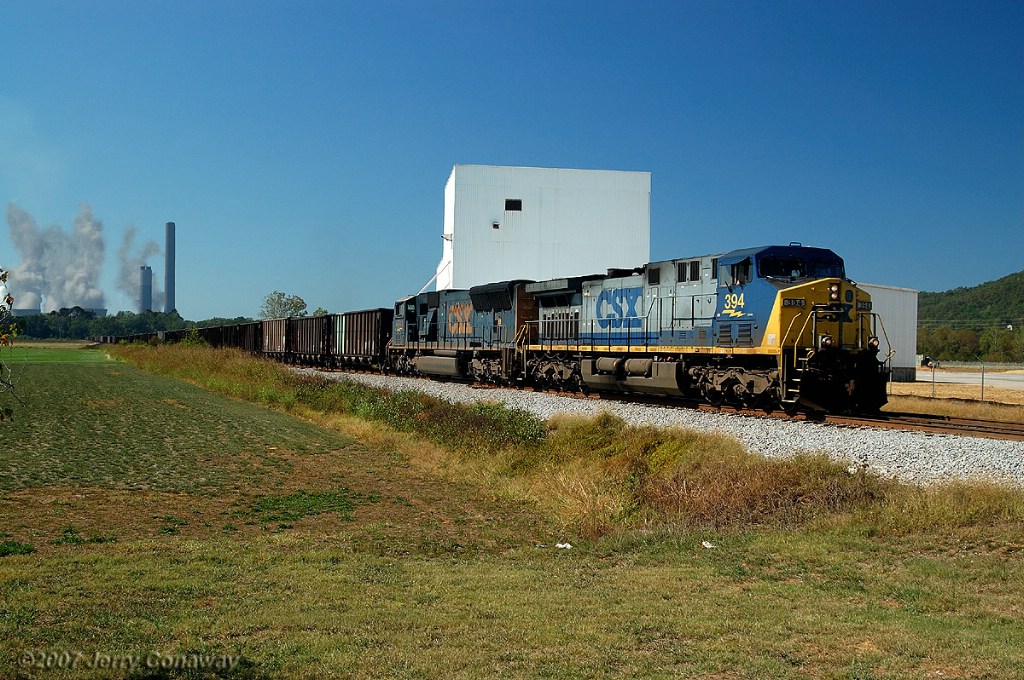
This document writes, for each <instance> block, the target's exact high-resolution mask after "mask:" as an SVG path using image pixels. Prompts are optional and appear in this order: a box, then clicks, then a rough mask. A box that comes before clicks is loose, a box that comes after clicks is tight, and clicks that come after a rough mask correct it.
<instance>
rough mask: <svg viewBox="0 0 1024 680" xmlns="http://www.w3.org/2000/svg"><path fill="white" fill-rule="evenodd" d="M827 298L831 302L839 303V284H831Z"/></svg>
mask: <svg viewBox="0 0 1024 680" xmlns="http://www.w3.org/2000/svg"><path fill="white" fill-rule="evenodd" d="M828 297H829V299H830V300H832V302H838V301H839V284H838V283H833V284H832V285H830V286H829V287H828Z"/></svg>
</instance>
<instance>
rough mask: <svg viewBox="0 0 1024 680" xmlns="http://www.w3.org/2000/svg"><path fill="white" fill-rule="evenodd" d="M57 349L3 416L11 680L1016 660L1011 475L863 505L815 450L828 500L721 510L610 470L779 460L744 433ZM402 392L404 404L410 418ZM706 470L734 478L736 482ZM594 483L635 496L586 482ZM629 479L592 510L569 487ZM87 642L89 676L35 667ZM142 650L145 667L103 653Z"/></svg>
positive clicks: (982, 671)
mask: <svg viewBox="0 0 1024 680" xmlns="http://www.w3.org/2000/svg"><path fill="white" fill-rule="evenodd" d="M54 351H67V352H69V354H66V355H63V358H62V355H52V356H51V355H49V354H47V353H46V352H43V351H42V349H40V354H37V355H36V358H35V359H34V360H33V359H30V358H27V355H26V359H25V360H24V361H23V362H22V363H20V364H18V365H17V372H18V378H19V392H20V394H21V396H22V398H23V400H24V401H25V404H24V405H23V406H19V407H18V408H17V410H16V417H15V420H14V421H13V422H5V423H2V424H0V436H2V442H3V444H2V447H0V677H18V675H19V674H20V675H22V676H24V677H62V676H64V675H69V676H74V677H82V676H85V677H111V676H113V677H122V676H124V677H139V678H141V677H178V676H181V677H203V676H204V674H197V675H188V672H187V671H178V670H173V669H167V668H164V669H161V668H159V663H160V662H161V661H162V660H169V661H167V663H166V665H173V662H174V660H175V659H181V658H184V659H186V660H187V659H189V658H197V657H192V656H190V655H198V654H213V655H219V654H224V655H230V656H232V657H233V658H237V657H239V656H240V657H241V659H242V660H241V661H239V662H238V663H237V665H235V666H234V667H233V668H232V669H229V670H211V671H209V672H207V673H206V675H211V676H214V675H215V676H217V677H238V678H275V677H366V676H370V677H448V676H461V677H479V676H482V675H497V674H501V675H511V676H522V677H581V676H587V677H622V676H645V677H646V676H652V677H657V676H665V677H667V676H676V675H690V676H712V677H728V678H732V677H751V678H753V677H835V678H871V677H922V678H924V677H992V678H1002V677H1013V676H1015V675H1016V676H1019V674H1020V672H1021V670H1020V669H1021V668H1022V667H1024V666H1022V662H1024V655H1022V652H1021V649H1022V648H1024V633H1022V625H1021V624H1022V617H1024V570H1022V569H1021V557H1022V555H1024V539H1022V538H1021V534H1020V528H1019V527H1020V522H1021V520H1022V519H1024V501H1022V499H1021V495H1020V494H1019V493H1018V492H1014V491H1009V490H1005V489H994V488H977V487H955V488H950V489H947V490H945V491H943V492H940V493H931V492H929V491H927V490H914V489H909V490H908V489H894V488H891V487H890V486H888V485H886V484H882V483H876V482H870V481H863V482H859V483H858V482H857V480H853V482H852V483H851V484H852V486H850V487H849V488H852V489H861V490H864V489H867V490H868V491H870V494H868V495H870V496H871V497H872V498H873V499H875V500H871V499H868V500H863V499H861V500H857V499H854V501H850V500H849V498H848V495H849V494H848V493H847V492H846V491H844V492H843V493H839V492H838V491H836V490H835V489H832V486H835V485H840V486H841V485H843V484H845V482H842V481H841V480H840V479H839V478H838V477H835V476H834V473H833V472H831V471H828V470H818V471H817V472H816V473H815V474H818V475H819V476H820V478H821V479H823V480H826V481H825V482H824V484H826V486H829V488H830V489H831V491H830V492H829V494H827V495H825V496H823V497H824V498H826V499H831V500H829V501H828V502H831V503H833V504H834V505H835V509H834V511H829V510H828V509H827V508H825V507H824V506H822V507H823V508H824V509H822V510H820V511H818V510H816V511H814V512H803V511H800V508H799V507H798V506H799V505H800V504H801V503H803V504H805V505H809V504H810V503H811V502H812V500H813V499H812V498H811V496H810V495H807V494H805V495H803V496H799V497H798V498H797V501H796V502H797V505H796V506H790V505H787V502H788V501H787V500H786V499H785V498H784V497H785V496H787V495H792V494H793V492H792V490H790V491H786V489H791V487H773V489H772V490H770V491H769V492H768V494H767V495H766V496H764V495H763V496H761V497H760V498H762V500H763V499H764V498H769V499H774V500H772V501H771V502H770V503H769V505H771V506H773V507H769V508H767V509H765V508H761V509H760V510H759V511H758V513H759V514H751V513H740V514H738V515H735V517H734V518H733V519H731V520H728V521H722V520H720V519H719V520H715V521H711V520H708V519H700V517H705V516H704V515H700V516H699V517H698V516H697V515H693V514H691V515H685V516H684V515H683V514H679V515H673V514H671V513H667V511H666V510H665V509H664V508H665V505H664V499H663V498H661V497H660V496H658V495H657V494H656V493H655V491H658V490H661V491H662V492H663V493H667V492H668V490H673V489H674V490H676V491H678V488H677V487H669V486H666V483H667V482H666V480H670V479H672V477H671V475H669V473H668V472H664V473H659V474H662V476H661V477H657V476H656V475H654V473H653V472H652V471H651V470H648V473H647V477H649V479H648V478H647V477H645V479H643V480H639V479H637V475H638V474H639V473H638V470H640V469H641V467H638V466H637V465H636V464H635V461H634V464H633V466H632V467H628V466H627V465H626V462H624V461H633V460H634V459H635V458H636V455H637V454H636V453H635V450H634V449H635V448H636V447H639V448H641V449H644V450H647V451H648V452H649V453H650V452H654V454H655V457H653V458H652V457H648V458H645V459H644V460H645V461H647V462H646V463H645V465H647V467H651V465H650V461H651V460H658V459H659V458H658V456H660V457H661V458H664V457H665V456H667V455H668V454H667V453H666V451H668V450H669V449H672V447H683V448H685V446H689V447H691V449H694V447H695V450H696V454H699V452H700V451H716V452H721V456H723V457H725V458H727V459H728V460H730V461H733V463H731V464H734V465H735V466H736V467H748V466H749V467H751V468H752V469H754V470H755V476H758V477H762V478H763V477H771V476H772V475H774V476H776V477H780V476H782V474H783V473H781V472H779V470H780V469H782V468H779V469H776V468H771V469H770V471H769V469H768V468H763V467H755V466H757V465H761V464H760V463H757V462H756V461H752V460H749V459H747V458H744V457H742V455H741V454H740V453H739V452H737V451H736V450H734V448H733V446H734V445H733V444H732V443H730V442H729V441H716V440H713V439H710V438H698V439H694V438H689V439H687V438H685V437H684V438H679V437H676V438H664V437H662V438H657V437H654V435H652V433H650V432H640V431H633V430H628V429H623V428H622V427H621V426H618V425H616V424H615V423H613V422H608V421H602V422H599V423H597V424H588V423H579V422H575V421H566V422H561V423H556V424H555V425H554V426H553V427H554V428H555V429H552V430H551V432H549V434H548V435H547V438H546V441H544V442H537V441H535V437H534V433H533V432H532V430H530V427H529V423H525V424H524V423H518V422H516V420H515V414H512V415H507V414H503V413H500V412H498V411H494V410H488V409H483V410H478V411H471V412H468V414H464V415H462V416H456V415H452V414H451V413H447V412H446V413H447V415H446V416H445V418H446V420H449V421H450V420H452V419H453V418H454V419H456V420H457V421H458V422H465V423H471V424H472V423H476V424H478V425H480V427H482V428H484V429H491V430H493V431H499V432H503V433H505V434H503V435H502V437H505V438H509V439H517V438H521V443H520V444H517V445H516V446H514V447H509V448H505V447H503V446H502V445H501V444H500V443H495V440H494V439H493V438H491V439H488V438H487V436H485V435H486V433H483V434H481V435H479V437H480V438H478V435H476V434H474V435H473V438H472V439H471V440H469V441H472V442H473V444H472V445H471V446H470V447H469V449H468V450H467V449H466V448H465V446H464V445H462V444H460V441H461V440H459V439H457V435H458V434H459V433H458V432H455V433H453V432H451V431H448V430H445V429H443V428H438V427H434V426H432V425H430V421H431V418H432V417H433V413H434V411H435V410H436V409H439V408H442V407H441V406H437V405H432V404H427V403H425V402H422V401H416V400H415V399H412V398H410V397H402V399H404V401H402V400H401V399H400V400H399V401H397V402H393V401H373V399H374V398H373V397H367V396H365V395H364V396H360V397H358V399H357V397H356V396H353V395H352V394H349V393H344V394H341V393H333V392H327V391H325V388H323V387H322V386H321V385H320V384H318V383H316V384H302V383H292V382H288V381H287V379H283V378H278V377H275V376H278V373H277V369H276V368H274V367H268V366H267V365H265V364H264V363H263V362H251V361H250V360H238V361H237V362H233V363H232V365H231V367H224V366H220V364H218V363H217V362H219V361H220V359H210V358H209V357H210V354H209V353H207V354H197V353H191V354H190V353H188V352H186V351H182V353H178V354H173V353H169V350H168V349H167V348H158V349H150V348H147V349H144V350H139V353H138V354H136V355H134V356H131V357H130V358H131V360H132V361H133V362H134V363H136V364H139V365H146V366H147V367H148V368H149V369H150V370H151V371H162V372H176V373H177V374H179V375H181V376H182V377H183V378H186V379H188V380H191V381H193V382H203V384H206V385H208V386H209V387H210V388H211V389H212V390H214V391H207V390H206V389H201V388H200V387H197V386H194V385H192V384H189V383H188V382H182V381H180V380H176V379H174V378H172V377H169V376H166V375H157V374H154V373H153V372H149V371H146V372H144V371H142V370H140V369H138V368H136V367H134V366H132V365H129V364H128V363H124V362H118V361H111V360H108V359H107V358H106V356H105V355H104V354H103V353H102V352H100V351H97V350H77V349H71V350H62V349H57V350H54ZM161 352H163V353H164V356H163V357H160V356H159V355H160V353H161ZM201 361H209V362H210V363H208V364H201V363H200V362H201ZM221 371H223V372H221ZM279 380H285V382H274V381H279ZM215 391H219V392H222V393H223V395H221V394H216V393H215ZM250 400H252V401H257V402H261V403H260V404H254V403H251V402H250ZM360 400H361V401H360ZM341 402H345V403H346V404H348V406H346V408H348V409H352V408H356V410H360V409H362V410H360V412H361V413H362V412H365V414H366V415H364V416H359V415H353V413H351V412H349V411H344V410H341V411H339V410H337V408H335V406H336V405H337V404H338V403H341ZM394 403H398V404H403V405H405V406H407V407H408V408H410V409H413V410H414V412H415V415H414V416H413V417H412V418H411V420H412V421H414V422H413V424H412V425H411V426H410V428H406V426H405V424H404V423H405V421H403V420H402V419H401V417H400V414H399V415H396V414H395V413H393V412H391V411H389V410H388V409H389V408H390V405H393V404H394ZM352 404H356V406H355V407H353V406H352ZM268 405H269V406H268ZM317 409H322V410H319V411H318V410H317ZM296 414H302V415H304V416H305V417H306V419H299V418H297V417H296ZM460 417H465V418H467V420H465V421H460V420H458V418H460ZM367 418H370V420H367ZM474 419H475V420H474ZM488 419H490V420H488ZM310 421H316V422H317V423H319V424H313V422H310ZM384 423H390V424H384ZM488 423H490V424H491V425H488ZM325 426H329V427H325ZM467 427H468V426H467ZM502 428H506V429H502ZM507 428H511V429H507ZM680 442H687V443H686V444H685V446H684V444H681V443H680ZM460 446H462V448H461V449H460ZM556 446H557V447H558V448H553V447H556ZM630 447H633V449H630ZM627 449H629V450H627ZM672 450H674V449H672ZM695 450H690V451H688V452H686V453H685V455H686V456H691V457H692V456H694V455H696V454H695ZM524 451H525V453H523V452H524ZM595 452H596V453H595ZM680 455H683V454H680ZM673 460H675V459H673ZM680 460H681V459H680ZM697 460H698V463H699V465H702V466H709V465H711V464H712V461H710V460H708V459H706V458H701V457H700V456H699V455H697ZM676 464H677V463H673V465H676ZM678 464H679V465H682V463H681V462H679V463H678ZM814 464H816V463H812V462H805V463H804V465H805V467H811V466H812V465H814ZM643 469H646V468H643ZM688 469H689V468H688ZM595 470H596V471H597V472H598V473H600V475H598V474H597V473H595V472H594V471H595ZM785 470H786V472H785V474H787V475H795V474H797V473H796V472H795V471H794V470H793V469H791V468H785ZM570 472H575V476H573V475H572V474H570ZM620 473H621V474H620ZM694 474H696V473H694ZM713 474H714V475H716V476H719V475H730V474H732V475H733V476H731V477H729V479H730V480H731V481H730V484H732V485H733V486H732V487H731V488H730V489H726V491H727V492H730V493H729V494H728V495H731V496H741V497H742V496H743V494H742V493H740V492H741V491H743V488H742V487H743V485H744V484H745V483H746V482H743V479H744V478H743V477H742V476H740V475H738V474H733V473H731V472H729V471H727V470H724V469H721V468H718V469H715V471H714V472H713ZM606 477H607V478H611V479H614V480H617V481H616V483H617V484H619V485H620V486H623V487H624V488H626V487H628V488H627V492H628V493H626V495H624V496H623V495H622V493H624V492H623V491H622V489H611V488H604V487H601V488H602V490H601V493H595V492H593V491H592V490H591V491H589V492H588V491H587V489H585V488H584V487H586V486H587V485H588V484H590V485H594V486H595V488H596V487H600V485H601V483H602V481H601V479H603V478H606ZM695 478H696V477H693V478H691V479H695ZM659 479H660V480H661V482H659V483H655V482H658V480H659ZM652 480H653V481H652ZM719 486H721V485H719ZM844 488H845V487H844ZM613 492H617V493H619V494H620V495H619V496H614V498H615V499H618V500H616V501H615V502H610V510H609V511H608V512H609V513H610V514H608V515H607V517H606V518H605V522H604V524H603V525H602V526H601V527H600V528H599V529H595V527H594V526H593V525H592V524H590V523H588V522H587V521H586V518H588V517H591V518H592V517H594V516H595V515H594V513H593V512H589V513H587V512H584V513H582V514H580V512H579V510H578V508H576V507H575V506H577V505H579V504H581V503H582V504H586V503H587V502H596V501H595V499H602V498H606V497H607V498H612V497H613ZM844 494H845V495H844ZM883 497H884V500H883ZM622 498H626V499H632V500H631V501H629V500H627V501H623V500H622ZM677 500H678V499H677ZM692 501H693V498H692V497H688V500H687V502H692ZM705 501H706V502H714V503H716V504H722V503H724V502H725V500H723V499H717V500H714V501H707V500H706V498H705ZM631 503H632V504H633V505H632V506H631V505H630V504H631ZM827 504H828V503H826V504H825V505H827ZM641 505H642V507H640V506H641ZM686 507H687V508H690V507H691V506H686ZM816 507H817V506H816ZM779 508H784V509H785V512H784V513H782V514H779V513H778V512H776V511H777V510H778V509H779ZM691 509H692V508H691ZM679 512H680V513H682V512H683V510H680V511H679ZM708 512H711V511H710V510H708ZM730 512H736V509H735V508H734V509H733V510H730ZM659 513H660V514H659ZM773 513H774V514H773ZM711 516H712V515H707V517H711ZM715 517H719V518H720V517H721V515H715ZM736 517H738V518H740V519H736ZM751 517H754V518H757V519H751ZM673 518H674V519H673ZM564 541H568V542H570V543H572V548H570V549H559V548H556V547H555V544H556V543H559V542H564ZM702 541H707V542H709V544H711V545H713V546H714V547H710V548H705V547H703V546H702ZM26 653H31V654H33V656H32V657H31V659H29V657H26V656H25V654H26ZM46 653H49V654H50V656H49V657H47V656H45V654H46ZM61 653H67V654H68V655H69V656H68V657H61V656H60V654H61ZM75 654H80V655H81V656H80V657H79V658H78V663H77V666H76V669H75V670H74V672H65V671H61V670H59V669H57V670H54V669H46V668H38V667H33V666H32V665H27V666H26V665H20V664H21V663H24V660H25V659H29V660H31V661H33V662H34V663H37V664H39V665H43V666H45V665H46V663H47V659H50V660H51V663H52V664H58V665H59V664H60V663H62V662H63V659H68V662H70V660H73V659H75ZM126 655H133V656H137V657H139V659H140V661H139V662H138V663H137V665H136V667H134V668H133V669H128V670H125V669H115V670H110V669H104V668H95V667H94V668H90V667H89V666H90V664H92V665H93V666H95V665H96V664H95V660H96V659H109V658H112V659H123V658H124V657H125V656H126ZM147 655H148V658H149V660H150V663H151V665H153V664H156V666H157V667H156V668H146V667H145V666H146V659H147ZM155 655H159V656H155Z"/></svg>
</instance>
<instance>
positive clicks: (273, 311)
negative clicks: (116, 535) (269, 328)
mask: <svg viewBox="0 0 1024 680" xmlns="http://www.w3.org/2000/svg"><path fill="white" fill-rule="evenodd" d="M285 316H306V301H305V300H303V299H302V298H300V297H299V296H298V295H286V294H285V293H282V292H281V291H279V290H275V291H274V292H273V293H270V294H269V295H267V297H266V298H264V299H263V304H262V305H261V306H260V318H261V319H280V318H281V317H285Z"/></svg>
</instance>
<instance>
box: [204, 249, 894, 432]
mask: <svg viewBox="0 0 1024 680" xmlns="http://www.w3.org/2000/svg"><path fill="white" fill-rule="evenodd" d="M879 333H884V328H883V326H882V324H881V321H880V319H879V318H878V317H877V315H876V314H874V313H873V312H872V309H871V298H870V296H869V295H868V294H867V293H866V292H865V291H863V290H861V289H860V288H859V287H858V286H857V285H856V284H855V283H854V282H853V281H851V280H849V279H847V278H846V271H845V267H844V264H843V260H842V258H840V257H839V256H838V255H836V254H835V253H834V252H832V251H831V250H827V249H822V248H810V247H804V246H802V245H800V244H790V245H788V246H765V247H760V248H749V249H745V250H734V251H732V252H728V253H724V254H717V255H705V256H701V257H688V258H680V259H674V260H666V261H662V262H651V263H649V264H647V265H645V266H643V267H639V268H637V269H631V270H610V271H608V272H607V273H606V274H600V275H591V276H577V277H570V278H562V279H553V280H549V281H504V282H500V283H491V284H486V285H481V286H475V287H473V288H470V289H469V290H443V291H436V292H427V293H420V294H418V295H411V296H408V297H404V298H401V299H400V300H398V301H397V302H396V304H395V306H394V309H393V310H392V309H377V310H366V311H360V312H348V313H344V314H335V315H328V316H326V317H303V318H292V319H273V320H268V321H263V322H257V323H256V324H249V325H243V326H237V327H221V328H217V329H200V335H202V337H204V338H206V339H207V340H209V341H210V342H211V344H213V345H215V346H225V345H231V346H239V347H242V348H243V349H247V350H250V351H254V352H260V353H263V354H267V355H270V356H273V357H275V358H278V359H283V360H288V361H293V362H301V363H307V364H317V365H326V366H347V365H363V366H372V367H375V368H377V369H379V370H383V371H387V372H394V373H398V374H408V375H425V376H430V377H437V378H447V379H462V380H474V381H479V382H488V383H497V384H508V385H535V386H543V387H548V388H554V389H560V390H572V391H588V390H593V391H598V392H625V393H638V394H652V395H665V396H680V397H697V398H703V399H704V400H706V401H708V402H710V403H712V404H716V405H720V404H723V403H729V404H734V405H739V406H745V407H750V408H761V409H766V410H772V409H777V408H782V409H785V410H787V411H791V412H795V411H808V412H847V411H857V412H875V411H877V410H878V409H879V408H881V407H882V405H884V404H885V402H886V382H887V380H888V368H887V363H886V361H885V360H880V359H879V357H878V352H879V340H878V337H879Z"/></svg>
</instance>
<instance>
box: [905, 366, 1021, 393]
mask: <svg viewBox="0 0 1024 680" xmlns="http://www.w3.org/2000/svg"><path fill="white" fill-rule="evenodd" d="M931 381H932V372H931V371H930V370H928V369H927V368H919V369H917V382H925V383H930V382H931ZM940 383H951V384H955V385H981V373H980V372H978V373H959V372H956V371H935V384H940ZM985 387H1001V388H1003V389H1005V390H1024V375H1017V374H1013V373H992V372H989V371H986V372H985Z"/></svg>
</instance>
